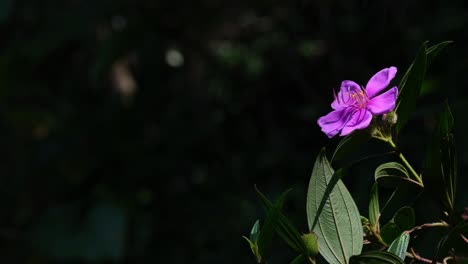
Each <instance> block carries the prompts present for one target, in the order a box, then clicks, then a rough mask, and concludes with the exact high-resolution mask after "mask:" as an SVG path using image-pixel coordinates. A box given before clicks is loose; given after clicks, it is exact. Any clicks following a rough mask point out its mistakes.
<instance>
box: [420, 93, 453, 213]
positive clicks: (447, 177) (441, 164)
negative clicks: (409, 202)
mask: <svg viewBox="0 0 468 264" xmlns="http://www.w3.org/2000/svg"><path fill="white" fill-rule="evenodd" d="M453 127H454V119H453V115H452V112H451V111H450V107H449V105H448V103H447V102H446V103H445V104H444V107H443V109H442V111H440V115H439V118H438V121H437V125H436V128H435V131H434V133H433V136H432V140H431V142H429V147H428V150H427V153H426V157H425V160H424V164H423V176H424V177H425V178H426V179H427V180H426V182H427V188H428V191H430V192H434V193H436V194H438V195H439V196H440V197H441V198H442V201H443V203H444V205H445V207H446V209H447V211H448V212H450V213H452V212H453V210H454V203H455V196H456V189H457V187H456V185H457V177H458V176H457V174H458V172H457V170H458V164H457V152H456V146H455V138H454V135H453ZM441 186H442V187H443V188H441Z"/></svg>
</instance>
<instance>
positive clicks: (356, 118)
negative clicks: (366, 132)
mask: <svg viewBox="0 0 468 264" xmlns="http://www.w3.org/2000/svg"><path fill="white" fill-rule="evenodd" d="M351 116H352V117H351V119H350V120H349V121H348V122H347V123H346V125H345V126H344V127H343V129H342V130H341V134H340V136H346V135H348V134H350V133H351V132H353V131H354V130H357V129H364V128H366V127H368V126H369V124H370V122H371V121H372V114H371V112H369V111H368V110H366V109H358V110H356V111H354V112H353V113H352V114H351Z"/></svg>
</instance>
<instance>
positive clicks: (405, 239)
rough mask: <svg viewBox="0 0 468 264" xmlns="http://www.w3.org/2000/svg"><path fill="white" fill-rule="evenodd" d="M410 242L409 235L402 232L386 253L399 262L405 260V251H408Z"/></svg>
mask: <svg viewBox="0 0 468 264" xmlns="http://www.w3.org/2000/svg"><path fill="white" fill-rule="evenodd" d="M409 241H410V235H409V234H408V233H406V232H403V233H402V234H401V235H400V236H399V237H397V238H396V239H395V240H393V242H392V244H391V245H390V247H388V250H387V251H388V252H390V253H393V254H395V255H397V256H398V257H399V258H400V259H401V260H405V257H406V250H407V249H408V245H409Z"/></svg>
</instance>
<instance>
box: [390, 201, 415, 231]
mask: <svg viewBox="0 0 468 264" xmlns="http://www.w3.org/2000/svg"><path fill="white" fill-rule="evenodd" d="M393 222H394V223H395V224H397V225H398V227H399V228H400V230H401V231H405V230H410V229H411V228H413V227H414V224H415V216H414V210H413V208H411V207H409V206H405V207H402V208H400V210H398V212H396V214H395V216H394V217H393Z"/></svg>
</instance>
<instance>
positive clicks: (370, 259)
mask: <svg viewBox="0 0 468 264" xmlns="http://www.w3.org/2000/svg"><path fill="white" fill-rule="evenodd" d="M349 263H350V264H404V262H403V261H402V260H401V259H400V258H399V257H398V256H396V255H395V254H393V253H390V252H385V251H369V252H364V253H362V254H361V255H358V256H353V257H351V259H350V261H349Z"/></svg>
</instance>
